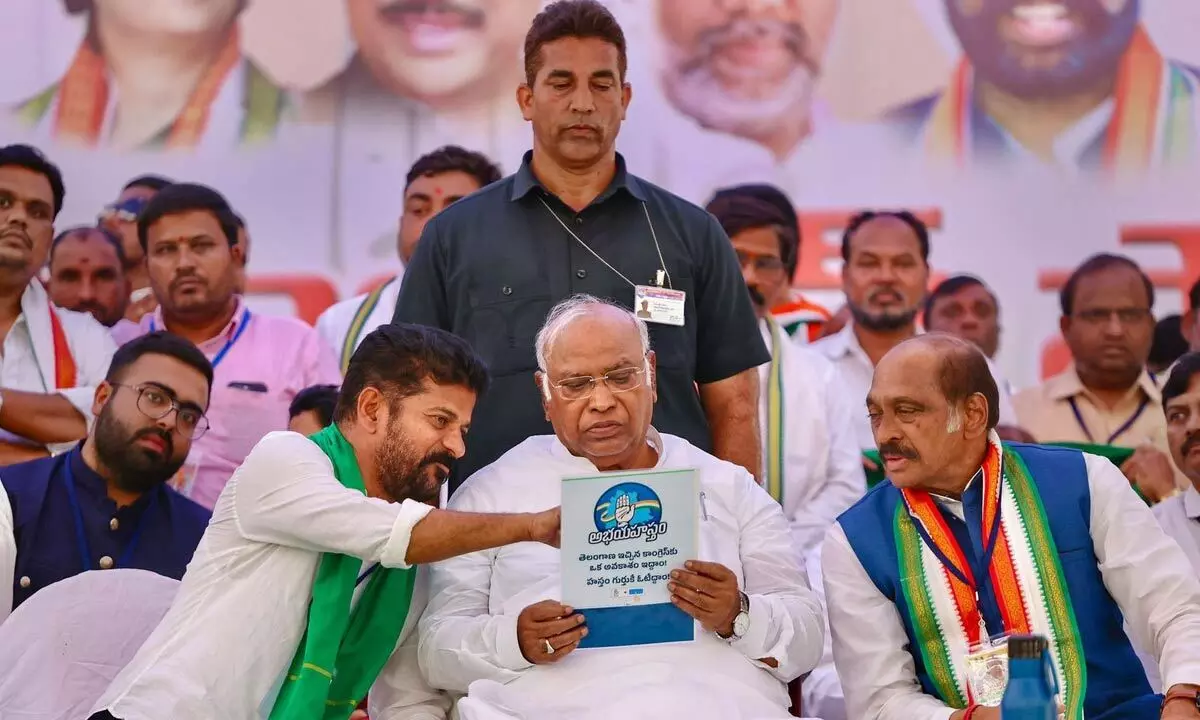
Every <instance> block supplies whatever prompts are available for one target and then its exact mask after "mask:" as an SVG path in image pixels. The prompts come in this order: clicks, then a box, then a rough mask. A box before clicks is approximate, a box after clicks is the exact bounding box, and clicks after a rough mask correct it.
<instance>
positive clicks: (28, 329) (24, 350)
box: [0, 280, 117, 454]
mask: <svg viewBox="0 0 1200 720" xmlns="http://www.w3.org/2000/svg"><path fill="white" fill-rule="evenodd" d="M50 308H51V305H50V296H49V295H47V294H46V290H45V289H44V288H43V287H42V284H41V283H40V282H39V281H37V280H33V281H31V282H30V283H29V286H28V287H27V288H25V292H24V294H22V295H21V314H20V315H18V316H17V319H16V321H15V322H13V324H12V328H11V329H10V330H9V331H8V335H7V336H5V338H4V344H3V354H4V356H3V358H0V387H5V388H9V389H11V390H23V391H25V392H33V393H57V394H59V395H62V396H63V397H64V398H66V399H67V401H68V402H69V403H71V405H73V406H74V407H75V409H76V410H78V411H79V414H80V415H81V416H82V417H83V419H84V421H85V422H87V423H88V425H89V426H90V425H91V422H92V400H93V399H94V396H95V395H96V386H97V385H99V384H100V381H101V380H103V379H104V376H105V375H106V374H108V366H109V364H110V363H112V357H113V353H115V352H116V351H117V346H116V344H115V343H113V340H112V337H111V336H110V335H109V332H108V328H106V327H104V326H103V325H101V324H100V323H98V322H96V319H95V318H93V317H92V316H91V315H89V314H87V313H78V312H74V311H71V310H63V309H62V308H54V312H55V313H57V315H58V320H59V323H60V324H61V325H62V329H63V334H64V335H65V336H66V338H67V347H68V348H69V349H70V351H71V357H72V358H73V359H74V361H75V387H73V388H64V389H62V390H58V389H56V388H55V374H54V333H53V330H52V329H51V325H50V312H51V310H50ZM0 441H4V442H15V443H24V444H29V441H28V440H25V439H24V438H20V437H18V436H16V435H13V434H12V433H9V432H7V431H4V430H0ZM76 442H78V441H77V440H72V441H71V442H65V443H52V444H50V445H47V446H46V449H47V450H49V451H50V452H51V453H52V454H58V453H60V452H62V451H64V450H69V449H70V448H73V447H75V443H76Z"/></svg>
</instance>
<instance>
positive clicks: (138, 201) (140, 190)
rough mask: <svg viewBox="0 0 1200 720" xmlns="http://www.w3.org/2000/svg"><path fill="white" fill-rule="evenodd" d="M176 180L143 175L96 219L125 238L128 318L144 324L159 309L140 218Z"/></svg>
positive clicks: (122, 239) (135, 179) (97, 222)
mask: <svg viewBox="0 0 1200 720" xmlns="http://www.w3.org/2000/svg"><path fill="white" fill-rule="evenodd" d="M171 182H172V181H170V180H168V179H167V178H165V177H161V176H159V175H139V176H138V177H135V178H134V179H132V180H130V181H129V182H128V183H126V184H125V187H123V188H121V194H120V195H118V196H117V199H116V202H113V203H112V204H111V205H108V206H107V207H105V208H104V210H103V211H101V213H100V215H99V217H97V218H96V224H97V225H98V226H100V227H103V228H107V229H108V230H111V231H112V232H114V233H116V234H117V237H119V238H121V249H122V250H124V254H125V275H126V276H127V277H128V278H129V287H130V291H129V306H128V308H127V309H126V311H125V318H126V319H128V320H129V321H130V322H135V323H136V322H140V321H141V319H142V316H143V315H145V314H146V313H148V312H151V311H153V310H154V308H155V307H156V301H155V300H154V291H153V290H152V289H151V288H150V276H149V275H148V274H147V271H146V253H144V252H143V251H142V244H141V242H139V241H138V232H137V218H138V215H140V214H141V212H142V209H143V208H145V207H146V203H148V202H150V198H152V197H154V196H155V195H156V194H157V193H158V192H159V191H161V190H162V189H163V188H165V187H167V186H168V185H170V184H171Z"/></svg>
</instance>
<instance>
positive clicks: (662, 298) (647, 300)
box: [633, 270, 687, 327]
mask: <svg viewBox="0 0 1200 720" xmlns="http://www.w3.org/2000/svg"><path fill="white" fill-rule="evenodd" d="M659 272H660V273H661V272H662V271H661V270H660V271H659ZM686 309H687V293H686V292H684V291H683V290H672V289H670V288H665V287H661V286H660V287H654V286H651V285H635V286H634V287H633V312H634V314H635V315H637V316H638V317H639V318H641V319H642V320H645V321H646V322H652V323H659V324H661V325H675V326H677V327H683V321H684V312H685V310H686Z"/></svg>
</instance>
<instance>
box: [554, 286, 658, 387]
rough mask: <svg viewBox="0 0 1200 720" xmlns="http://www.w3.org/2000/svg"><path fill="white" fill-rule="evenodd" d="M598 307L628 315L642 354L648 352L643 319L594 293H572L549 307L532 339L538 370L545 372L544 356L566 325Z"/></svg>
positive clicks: (646, 329)
mask: <svg viewBox="0 0 1200 720" xmlns="http://www.w3.org/2000/svg"><path fill="white" fill-rule="evenodd" d="M598 307H610V308H615V309H617V310H620V311H621V312H622V313H624V314H625V315H626V316H628V317H629V320H630V321H631V322H633V324H634V325H636V326H637V329H638V336H639V338H640V339H641V341H642V355H648V354H649V353H650V329H649V328H648V327H646V322H645V321H644V320H642V319H641V318H639V317H638V316H637V315H635V314H634V313H633V312H631V311H630V310H629V309H628V308H625V307H622V306H620V305H618V304H617V303H615V302H611V301H609V300H602V299H601V298H598V297H596V296H594V295H586V294H583V293H580V294H578V295H572V296H571V297H569V298H567V299H566V300H563V301H562V302H560V303H559V304H557V305H555V306H554V307H553V308H551V309H550V313H549V314H548V315H546V322H545V323H543V324H542V329H541V330H538V334H537V338H536V339H535V340H534V348H535V349H536V352H537V364H538V369H539V370H541V371H542V372H543V373H545V372H546V356H547V355H549V354H550V350H551V348H552V347H553V346H554V342H555V341H556V340H558V336H559V335H561V334H562V331H563V330H565V329H566V328H567V326H568V325H570V324H571V323H573V322H575V321H576V320H578V319H579V318H581V317H583V316H585V315H587V314H588V313H590V312H591V311H592V310H594V309H596V308H598Z"/></svg>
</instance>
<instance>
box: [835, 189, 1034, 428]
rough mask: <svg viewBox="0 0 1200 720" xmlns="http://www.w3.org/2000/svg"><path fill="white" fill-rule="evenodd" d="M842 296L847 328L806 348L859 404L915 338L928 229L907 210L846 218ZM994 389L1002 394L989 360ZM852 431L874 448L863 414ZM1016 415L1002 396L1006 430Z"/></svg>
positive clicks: (926, 272)
mask: <svg viewBox="0 0 1200 720" xmlns="http://www.w3.org/2000/svg"><path fill="white" fill-rule="evenodd" d="M842 260H843V262H844V264H843V265H842V291H843V292H845V293H846V306H847V307H848V308H849V309H850V315H851V321H850V322H847V323H846V325H845V327H843V328H842V329H841V330H840V331H838V332H837V333H835V334H833V335H830V336H827V337H824V338H822V339H820V340H819V341H817V342H816V343H813V348H815V349H817V350H819V351H821V352H822V353H824V354H825V356H826V357H828V358H829V359H830V360H832V361H833V363H834V365H835V366H836V367H837V369H838V372H839V373H840V377H841V379H842V382H843V383H844V384H843V386H842V387H843V389H844V392H846V393H847V394H848V395H849V396H850V397H851V398H852V400H853V402H855V403H861V402H865V401H866V397H867V390H868V388H870V386H871V377H872V375H873V374H874V372H875V365H876V364H877V363H878V362H879V360H880V359H881V358H882V357H883V356H884V355H886V354H887V352H888V351H889V350H891V349H892V348H894V347H896V346H897V345H899V344H900V343H902V342H904V341H905V340H907V339H909V338H911V337H914V336H915V335H917V334H919V333H920V329H919V327H918V325H917V314H918V312H919V311H920V309H921V304H922V302H923V301H924V299H925V291H926V288H927V287H928V285H929V228H928V227H926V225H925V223H923V222H921V220H920V219H919V218H917V217H916V216H915V215H913V214H912V213H911V212H908V211H906V210H900V211H881V212H874V211H865V212H861V213H859V214H858V215H856V216H855V217H853V218H852V219H851V220H850V222H849V223H848V224H847V225H846V231H845V232H844V233H843V235H842ZM988 367H989V368H990V369H991V371H992V376H993V377H995V378H996V384H997V385H998V386H999V387H1001V388H1005V387H1007V385H1008V384H1007V383H1006V382H1004V380H1003V379H1002V378H1000V377H999V372H998V370H997V368H996V366H995V365H994V364H992V363H991V361H990V360H989V361H988ZM855 417H856V418H857V422H856V424H855V428H856V432H857V437H858V443H859V447H860V448H862V449H863V450H870V449H873V448H874V447H875V440H874V438H873V436H872V433H871V425H870V423H869V422H868V420H867V414H866V412H861V413H858V414H857V415H856V416H855ZM1015 420H1016V413H1015V412H1014V411H1013V409H1012V403H1011V401H1010V400H1009V399H1008V396H1007V393H1005V392H1003V390H1002V391H1001V396H1000V422H1001V423H1002V424H1009V425H1011V424H1013V423H1014V422H1015Z"/></svg>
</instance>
